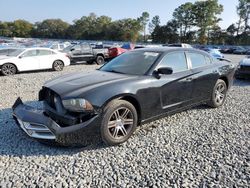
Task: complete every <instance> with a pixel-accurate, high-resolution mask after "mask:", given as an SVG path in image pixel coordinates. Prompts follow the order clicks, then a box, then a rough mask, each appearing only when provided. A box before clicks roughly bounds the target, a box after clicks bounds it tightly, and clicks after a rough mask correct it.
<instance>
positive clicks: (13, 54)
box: [8, 49, 25, 57]
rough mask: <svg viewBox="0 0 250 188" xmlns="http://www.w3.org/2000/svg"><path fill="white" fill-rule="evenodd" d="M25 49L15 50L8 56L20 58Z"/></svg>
mask: <svg viewBox="0 0 250 188" xmlns="http://www.w3.org/2000/svg"><path fill="white" fill-rule="evenodd" d="M24 50H25V49H17V50H15V51H14V52H11V53H9V54H8V56H13V57H16V56H18V55H19V54H20V53H22V52H23V51H24Z"/></svg>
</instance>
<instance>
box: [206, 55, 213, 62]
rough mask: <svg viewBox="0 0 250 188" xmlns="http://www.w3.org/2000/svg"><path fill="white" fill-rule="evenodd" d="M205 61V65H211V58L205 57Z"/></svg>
mask: <svg viewBox="0 0 250 188" xmlns="http://www.w3.org/2000/svg"><path fill="white" fill-rule="evenodd" d="M205 59H206V64H211V63H212V60H211V58H209V57H208V56H205Z"/></svg>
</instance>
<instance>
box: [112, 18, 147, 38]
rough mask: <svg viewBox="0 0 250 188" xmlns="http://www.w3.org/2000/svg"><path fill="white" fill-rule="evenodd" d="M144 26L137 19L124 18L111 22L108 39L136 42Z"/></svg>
mask: <svg viewBox="0 0 250 188" xmlns="http://www.w3.org/2000/svg"><path fill="white" fill-rule="evenodd" d="M141 30H142V26H141V24H140V22H139V21H138V20H136V19H131V18H128V19H122V20H117V21H114V22H112V23H111V25H110V27H109V29H108V39H109V40H118V41H131V42H136V41H137V40H138V38H139V34H140V31H141Z"/></svg>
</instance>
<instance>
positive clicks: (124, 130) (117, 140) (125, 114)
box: [101, 100, 138, 145]
mask: <svg viewBox="0 0 250 188" xmlns="http://www.w3.org/2000/svg"><path fill="white" fill-rule="evenodd" d="M137 121H138V117H137V111H136V109H135V107H134V106H133V105H132V104H131V103H129V102H127V101H125V100H114V101H112V102H110V103H109V104H108V105H107V106H106V108H105V109H104V114H103V120H102V123H101V136H102V140H103V141H104V142H105V143H106V144H107V145H117V144H121V143H123V142H125V141H127V140H128V139H129V138H130V137H131V135H132V134H133V132H134V131H135V129H136V126H137Z"/></svg>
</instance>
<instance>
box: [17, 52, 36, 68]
mask: <svg viewBox="0 0 250 188" xmlns="http://www.w3.org/2000/svg"><path fill="white" fill-rule="evenodd" d="M17 66H18V69H19V70H20V71H28V70H37V69H39V68H40V67H39V59H38V58H37V50H27V51H25V52H24V53H23V54H22V55H21V56H20V57H19V59H18V61H17Z"/></svg>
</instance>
